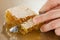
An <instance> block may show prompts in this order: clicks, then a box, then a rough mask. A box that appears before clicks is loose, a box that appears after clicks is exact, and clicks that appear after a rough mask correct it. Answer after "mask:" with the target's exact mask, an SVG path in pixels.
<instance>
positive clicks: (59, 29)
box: [55, 28, 60, 36]
mask: <svg viewBox="0 0 60 40" xmlns="http://www.w3.org/2000/svg"><path fill="white" fill-rule="evenodd" d="M55 34H56V35H58V36H60V28H57V29H55Z"/></svg>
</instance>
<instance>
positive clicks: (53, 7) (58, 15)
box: [33, 0, 60, 36]
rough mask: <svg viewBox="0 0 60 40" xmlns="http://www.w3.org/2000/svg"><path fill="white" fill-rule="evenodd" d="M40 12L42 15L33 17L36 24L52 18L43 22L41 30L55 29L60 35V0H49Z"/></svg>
mask: <svg viewBox="0 0 60 40" xmlns="http://www.w3.org/2000/svg"><path fill="white" fill-rule="evenodd" d="M58 5H59V6H58ZM39 12H40V13H41V15H39V16H36V17H34V18H33V21H34V23H35V24H38V23H43V22H46V21H49V20H52V21H50V22H48V23H46V24H43V25H42V26H41V27H40V31H41V32H48V31H50V30H54V31H55V34H56V35H58V36H60V0H48V2H47V3H46V4H45V5H44V6H43V7H42V9H40V11H39ZM42 13H43V14H42ZM53 19H54V20H53Z"/></svg>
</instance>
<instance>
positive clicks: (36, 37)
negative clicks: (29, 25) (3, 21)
mask: <svg viewBox="0 0 60 40" xmlns="http://www.w3.org/2000/svg"><path fill="white" fill-rule="evenodd" d="M1 27H2V26H1ZM5 27H6V26H4V27H2V31H1V32H0V40H60V37H58V36H56V35H55V34H54V31H50V32H47V33H41V32H40V31H32V32H31V33H28V34H26V35H22V34H20V33H18V34H13V36H11V37H9V36H8V34H7V32H6V31H5Z"/></svg>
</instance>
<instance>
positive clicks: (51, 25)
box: [40, 19, 60, 32]
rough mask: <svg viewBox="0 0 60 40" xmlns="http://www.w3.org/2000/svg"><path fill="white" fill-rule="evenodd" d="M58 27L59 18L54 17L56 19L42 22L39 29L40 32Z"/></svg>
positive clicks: (59, 23)
mask: <svg viewBox="0 0 60 40" xmlns="http://www.w3.org/2000/svg"><path fill="white" fill-rule="evenodd" d="M58 27H60V19H56V20H53V21H51V22H50V23H48V24H44V25H43V26H42V27H41V28H40V30H41V32H47V31H50V30H53V29H56V28H58Z"/></svg>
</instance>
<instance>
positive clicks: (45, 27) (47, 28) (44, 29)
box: [40, 25, 52, 32]
mask: <svg viewBox="0 0 60 40" xmlns="http://www.w3.org/2000/svg"><path fill="white" fill-rule="evenodd" d="M50 30H52V28H51V27H50V26H49V25H47V26H46V25H45V26H42V27H41V28H40V31H41V32H47V31H50Z"/></svg>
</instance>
